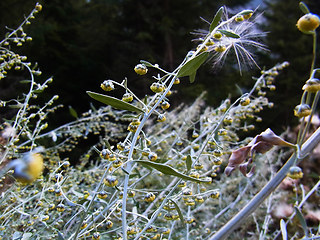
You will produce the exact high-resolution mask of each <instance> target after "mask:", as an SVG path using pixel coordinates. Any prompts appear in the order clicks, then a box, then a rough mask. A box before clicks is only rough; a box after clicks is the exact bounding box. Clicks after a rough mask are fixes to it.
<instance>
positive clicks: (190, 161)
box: [186, 155, 192, 172]
mask: <svg viewBox="0 0 320 240" xmlns="http://www.w3.org/2000/svg"><path fill="white" fill-rule="evenodd" d="M186 165H187V171H188V172H189V171H190V169H191V166H192V159H191V156H190V155H188V156H187V159H186Z"/></svg>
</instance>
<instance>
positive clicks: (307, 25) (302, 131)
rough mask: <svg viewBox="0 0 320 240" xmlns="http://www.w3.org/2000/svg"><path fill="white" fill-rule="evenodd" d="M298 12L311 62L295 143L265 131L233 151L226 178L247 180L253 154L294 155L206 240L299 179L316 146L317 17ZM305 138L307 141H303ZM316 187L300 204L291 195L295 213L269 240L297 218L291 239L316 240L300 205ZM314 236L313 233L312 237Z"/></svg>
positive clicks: (222, 234)
mask: <svg viewBox="0 0 320 240" xmlns="http://www.w3.org/2000/svg"><path fill="white" fill-rule="evenodd" d="M300 9H301V10H302V12H303V13H304V14H305V15H304V16H302V17H301V18H300V19H299V20H298V21H297V24H296V26H297V28H298V29H299V30H300V31H301V32H303V33H304V34H309V35H311V36H313V58H312V63H311V70H310V75H309V78H308V79H307V81H306V82H305V84H304V85H303V87H302V90H303V94H302V97H301V102H300V104H299V105H297V106H296V107H295V108H294V116H296V117H298V118H300V120H301V124H300V128H299V132H298V136H297V142H296V144H295V145H294V144H291V143H288V142H286V141H284V140H283V139H282V138H281V137H279V136H277V135H276V134H274V133H273V132H272V131H271V130H270V129H267V130H266V131H265V132H262V133H261V134H259V135H257V136H256V137H255V138H254V139H253V140H252V141H251V142H250V143H249V144H247V145H246V146H244V147H241V148H238V149H236V150H235V151H233V152H232V154H231V156H230V159H229V163H228V166H227V168H226V169H225V171H226V173H227V174H230V173H231V172H232V171H233V170H235V169H237V168H239V169H240V171H241V172H242V173H243V174H244V175H247V176H251V175H252V172H253V170H254V167H253V168H251V169H250V171H249V173H247V171H248V166H249V165H250V164H252V162H253V159H254V158H255V155H256V153H262V154H263V153H266V152H267V151H269V150H270V149H271V148H272V147H273V146H275V145H277V146H285V147H291V148H294V149H295V151H294V153H293V154H292V155H291V157H290V158H289V159H288V160H287V162H286V163H285V164H284V166H283V167H282V168H281V169H280V170H279V171H278V173H277V174H276V175H275V176H273V177H272V178H271V179H270V181H269V182H268V183H267V184H266V185H265V186H264V187H263V188H262V189H261V191H260V192H259V193H258V194H256V195H255V196H254V197H253V198H252V199H251V201H250V202H249V203H248V204H247V205H246V206H245V207H243V209H242V210H241V211H240V212H239V213H238V214H237V215H235V216H234V217H233V218H232V219H231V220H230V221H229V222H228V223H227V224H225V225H224V226H223V228H221V229H220V230H219V231H218V232H217V233H215V234H214V235H213V236H212V237H210V240H218V239H219V240H221V239H226V238H227V237H228V236H229V235H230V234H231V232H232V231H233V230H235V229H236V228H237V227H239V226H240V225H241V224H242V223H243V222H244V221H245V219H246V218H247V217H248V216H249V215H250V214H251V213H252V212H253V211H255V210H256V209H257V208H258V207H260V206H261V204H262V203H263V201H264V200H265V199H266V198H267V197H268V196H270V195H271V194H272V193H273V192H274V191H275V189H276V188H277V186H278V185H279V184H280V183H281V181H282V180H283V179H284V178H285V177H286V176H287V177H288V178H290V179H291V181H292V180H293V181H294V180H299V179H301V178H303V172H302V169H301V168H300V167H299V166H297V165H298V164H299V162H301V161H302V160H303V159H304V158H305V157H306V156H307V155H309V153H311V152H312V151H313V149H314V148H315V147H316V146H317V145H318V143H319V142H320V128H318V129H317V130H316V131H314V132H310V126H311V121H312V117H313V116H314V115H315V111H316V106H317V104H318V101H319V96H320V93H319V90H320V81H319V79H317V78H316V77H317V75H319V71H320V69H319V68H315V60H316V36H317V33H316V29H317V28H318V27H319V25H320V18H319V16H318V15H316V14H313V13H310V11H309V9H308V7H307V6H306V5H305V4H304V3H303V2H300ZM307 136H308V137H309V138H308V139H307V140H306V138H307ZM319 185H320V181H318V183H316V184H315V185H314V187H313V188H312V189H311V190H310V192H309V193H308V194H303V196H301V200H300V196H299V195H298V193H296V194H295V195H296V198H295V205H294V210H295V211H294V212H293V213H292V214H291V216H284V217H288V220H287V222H285V221H284V219H281V220H280V227H279V228H280V230H279V231H276V232H275V233H274V238H272V239H277V238H278V237H279V235H280V234H282V237H283V239H287V238H288V236H289V233H288V232H287V224H288V223H289V222H291V220H292V219H293V217H294V216H295V215H298V219H299V222H300V224H301V226H302V229H303V233H302V234H301V233H299V231H298V230H297V228H296V226H294V236H293V237H295V236H299V235H301V236H303V237H302V238H303V239H313V237H316V238H317V237H319V228H317V229H315V230H314V229H312V228H311V227H310V228H308V226H307V223H306V220H305V219H304V216H303V214H302V212H301V209H302V207H303V205H304V204H305V203H306V201H307V200H308V198H309V197H310V196H311V195H312V194H313V193H314V192H315V191H317V189H318V187H319ZM292 209H293V208H292ZM292 211H293V210H292ZM289 215H290V214H289ZM314 232H317V233H316V234H314ZM309 237H310V238H309Z"/></svg>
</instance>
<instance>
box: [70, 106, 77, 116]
mask: <svg viewBox="0 0 320 240" xmlns="http://www.w3.org/2000/svg"><path fill="white" fill-rule="evenodd" d="M69 113H70V115H71V116H72V117H74V118H76V119H78V113H77V111H76V110H75V109H74V108H73V107H71V106H69Z"/></svg>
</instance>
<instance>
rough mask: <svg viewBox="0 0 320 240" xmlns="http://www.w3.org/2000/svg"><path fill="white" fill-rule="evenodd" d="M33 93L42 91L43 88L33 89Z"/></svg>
mask: <svg viewBox="0 0 320 240" xmlns="http://www.w3.org/2000/svg"><path fill="white" fill-rule="evenodd" d="M33 92H34V93H42V92H43V89H35V90H33Z"/></svg>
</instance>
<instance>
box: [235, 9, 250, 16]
mask: <svg viewBox="0 0 320 240" xmlns="http://www.w3.org/2000/svg"><path fill="white" fill-rule="evenodd" d="M250 13H253V11H252V10H248V9H247V10H242V11H241V12H240V13H238V14H239V15H248V14H250Z"/></svg>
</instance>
